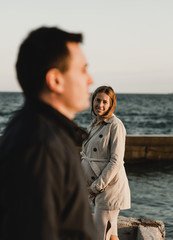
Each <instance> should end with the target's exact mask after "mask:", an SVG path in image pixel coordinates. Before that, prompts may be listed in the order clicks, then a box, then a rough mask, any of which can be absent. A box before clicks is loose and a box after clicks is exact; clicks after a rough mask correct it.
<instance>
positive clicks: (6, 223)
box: [0, 27, 97, 240]
mask: <svg viewBox="0 0 173 240" xmlns="http://www.w3.org/2000/svg"><path fill="white" fill-rule="evenodd" d="M81 41H82V35H81V34H72V33H67V32H65V31H62V30H60V29H57V28H48V27H42V28H40V29H37V30H35V31H33V32H31V33H30V34H29V36H28V37H27V38H26V39H25V40H24V42H23V43H22V45H21V47H20V49H19V54H18V59H17V63H16V70H17V77H18V81H19V83H20V85H21V87H22V89H23V92H24V96H25V103H24V106H23V107H22V109H21V110H20V111H19V112H18V113H16V115H15V116H14V117H13V119H12V120H11V121H10V123H9V124H8V126H7V128H6V130H5V132H4V134H3V137H2V138H1V140H0V211H1V212H0V239H1V240H11V239H18V240H31V239H32V240H59V239H64V240H68V239H75V240H77V239H80V240H92V239H93V240H96V239H97V237H96V232H95V228H94V226H93V221H92V217H91V214H90V208H89V205H88V201H87V197H86V192H85V184H84V179H83V173H82V170H81V165H80V160H79V156H78V153H77V151H76V148H75V145H79V144H81V142H82V141H83V140H84V138H85V137H86V133H85V132H84V131H83V130H81V129H80V128H78V127H77V126H76V125H75V123H74V122H73V121H72V119H73V117H74V115H75V114H76V113H77V112H79V111H82V110H84V109H86V108H87V107H88V106H89V91H88V87H89V85H90V84H92V83H93V80H92V78H91V77H90V75H89V74H88V72H87V69H86V68H87V62H86V59H85V56H84V54H83V52H82V50H81V48H80V46H79V43H80V42H81Z"/></svg>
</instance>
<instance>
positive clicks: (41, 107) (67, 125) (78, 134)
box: [25, 99, 88, 146]
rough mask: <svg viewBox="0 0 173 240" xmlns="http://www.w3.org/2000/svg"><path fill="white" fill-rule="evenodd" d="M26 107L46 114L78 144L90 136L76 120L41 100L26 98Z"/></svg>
mask: <svg viewBox="0 0 173 240" xmlns="http://www.w3.org/2000/svg"><path fill="white" fill-rule="evenodd" d="M25 107H26V108H30V109H31V110H32V111H35V112H37V113H40V114H42V115H44V116H45V117H47V118H48V119H49V121H50V122H52V123H53V124H54V125H55V126H57V127H61V128H63V130H64V131H65V132H66V133H67V134H68V135H69V136H70V137H71V138H72V139H73V141H74V142H75V144H76V145H78V146H80V145H82V142H83V141H84V140H85V139H86V138H87V137H88V134H87V133H86V132H85V130H83V129H82V128H80V127H79V126H78V125H77V124H76V123H75V122H73V121H72V120H70V119H69V118H67V117H66V116H64V115H63V114H61V113H60V112H58V111H57V110H55V109H54V108H53V107H51V106H50V105H48V104H46V103H45V102H43V101H41V100H38V99H37V100H26V102H25Z"/></svg>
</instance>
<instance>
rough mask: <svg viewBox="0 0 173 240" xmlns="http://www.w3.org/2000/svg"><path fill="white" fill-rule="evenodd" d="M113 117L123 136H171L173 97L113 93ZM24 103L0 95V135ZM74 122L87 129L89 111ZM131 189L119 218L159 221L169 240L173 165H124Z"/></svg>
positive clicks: (172, 232) (172, 219)
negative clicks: (126, 207)
mask: <svg viewBox="0 0 173 240" xmlns="http://www.w3.org/2000/svg"><path fill="white" fill-rule="evenodd" d="M116 98H117V108H116V110H115V115H116V116H117V117H118V118H120V119H121V120H122V122H123V123H124V125H125V127H126V130H127V135H138V136H139V135H157V136H160V135H169V136H173V94H117V95H116ZM23 103H24V98H23V95H22V93H17V92H0V135H2V134H3V131H4V129H5V127H6V125H7V123H8V121H9V120H10V118H11V117H12V116H13V115H14V114H15V112H16V111H17V110H18V109H20V108H21V106H22V105H23ZM74 121H75V122H76V123H77V124H78V125H79V126H81V127H82V128H84V129H87V127H88V125H89V123H90V121H91V114H90V109H87V110H85V111H83V112H81V113H78V114H77V115H76V116H75V118H74ZM125 168H126V172H127V176H128V179H129V185H130V189H131V209H129V210H123V211H120V215H121V216H126V217H133V218H146V219H151V220H159V221H163V223H164V224H165V229H166V240H173V162H171V161H164V162H154V163H152V164H146V163H142V164H139V163H138V164H130V165H128V164H127V165H126V164H125Z"/></svg>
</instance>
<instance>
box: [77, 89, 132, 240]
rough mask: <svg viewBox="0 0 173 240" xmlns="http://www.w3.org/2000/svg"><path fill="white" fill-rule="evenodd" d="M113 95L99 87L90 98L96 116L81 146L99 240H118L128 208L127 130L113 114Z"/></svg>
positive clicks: (92, 110) (114, 104) (110, 91)
mask: <svg viewBox="0 0 173 240" xmlns="http://www.w3.org/2000/svg"><path fill="white" fill-rule="evenodd" d="M115 108H116V96H115V93H114V91H113V89H112V88H111V87H108V86H101V87H99V88H97V89H96V90H95V92H94V94H93V96H92V108H91V112H92V113H94V115H95V116H96V117H95V119H94V121H93V122H92V123H91V125H90V127H89V137H88V139H87V140H86V141H85V142H84V143H83V146H82V152H81V156H82V167H83V169H84V173H85V175H86V181H87V186H88V193H89V199H90V200H91V201H92V202H94V205H95V214H94V220H95V224H96V226H97V228H98V234H99V238H98V239H100V240H105V239H108V240H109V239H111V240H118V239H119V238H118V235H117V218H118V214H119V211H120V209H128V208H130V190H129V185H128V180H127V176H126V172H125V168H124V161H123V158H124V151H125V137H126V130H125V127H124V125H123V123H122V122H121V121H120V119H118V118H117V117H116V116H115V115H114V111H115Z"/></svg>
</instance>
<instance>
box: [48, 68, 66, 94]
mask: <svg viewBox="0 0 173 240" xmlns="http://www.w3.org/2000/svg"><path fill="white" fill-rule="evenodd" d="M46 85H47V87H48V88H49V89H50V91H53V92H56V93H58V94H62V93H63V91H64V78H63V75H62V73H61V72H60V71H59V70H58V69H57V68H52V69H50V70H49V71H48V72H47V73H46Z"/></svg>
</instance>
